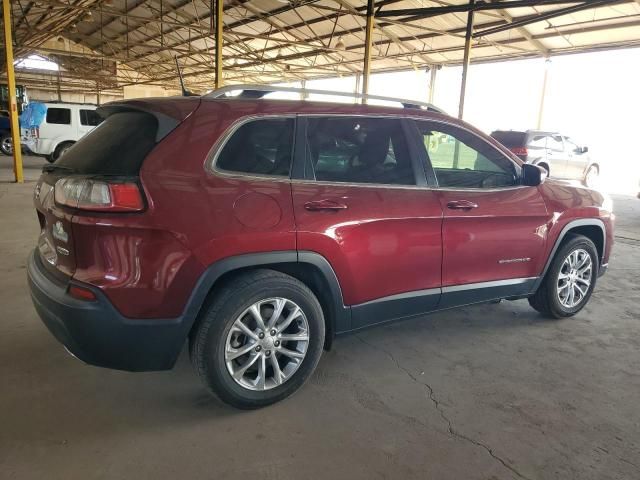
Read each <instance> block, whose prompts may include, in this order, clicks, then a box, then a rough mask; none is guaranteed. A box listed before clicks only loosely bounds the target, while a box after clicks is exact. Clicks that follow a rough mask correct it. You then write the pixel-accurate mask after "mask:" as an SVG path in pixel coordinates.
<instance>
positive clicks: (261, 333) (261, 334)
mask: <svg viewBox="0 0 640 480" xmlns="http://www.w3.org/2000/svg"><path fill="white" fill-rule="evenodd" d="M258 338H259V339H260V340H262V339H263V338H264V333H263V332H260V333H259V334H258Z"/></svg>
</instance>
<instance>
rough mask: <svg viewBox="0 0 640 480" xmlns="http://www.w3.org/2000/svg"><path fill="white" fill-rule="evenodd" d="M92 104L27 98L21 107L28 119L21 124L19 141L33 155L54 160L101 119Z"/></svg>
mask: <svg viewBox="0 0 640 480" xmlns="http://www.w3.org/2000/svg"><path fill="white" fill-rule="evenodd" d="M96 108H98V107H97V106H96V105H91V104H82V103H59V102H46V103H43V102H31V103H30V104H29V105H28V106H27V107H26V108H25V110H26V111H25V113H27V112H28V113H29V116H28V118H29V119H28V121H27V122H23V125H22V142H23V144H24V146H25V147H27V148H28V149H29V150H30V151H31V152H32V153H34V154H35V155H39V156H43V157H46V159H47V160H49V161H50V162H54V161H56V160H57V159H58V158H60V156H61V155H62V154H63V153H64V152H65V151H66V150H67V149H68V148H70V147H71V146H72V145H73V144H74V143H76V142H77V141H78V140H80V139H81V138H82V137H83V136H84V135H86V134H87V133H89V132H90V131H91V130H93V129H94V128H95V127H96V126H97V125H99V124H100V122H102V117H100V115H98V113H97V112H96ZM23 115H24V114H23ZM25 123H27V124H25Z"/></svg>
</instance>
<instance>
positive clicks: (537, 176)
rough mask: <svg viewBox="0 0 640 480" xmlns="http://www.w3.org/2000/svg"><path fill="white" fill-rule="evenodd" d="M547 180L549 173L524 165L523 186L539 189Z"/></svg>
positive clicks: (528, 164) (535, 166)
mask: <svg viewBox="0 0 640 480" xmlns="http://www.w3.org/2000/svg"><path fill="white" fill-rule="evenodd" d="M546 179H547V171H546V170H545V169H544V168H542V167H538V166H537V165H531V164H530V163H525V164H524V165H522V184H523V185H526V186H528V187H537V186H538V185H540V184H541V183H543V182H544V181H545V180H546Z"/></svg>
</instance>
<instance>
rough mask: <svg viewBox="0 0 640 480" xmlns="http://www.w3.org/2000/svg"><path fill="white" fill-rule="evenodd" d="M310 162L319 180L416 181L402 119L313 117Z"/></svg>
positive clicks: (309, 141) (312, 174)
mask: <svg viewBox="0 0 640 480" xmlns="http://www.w3.org/2000/svg"><path fill="white" fill-rule="evenodd" d="M306 150H307V164H308V165H310V167H311V170H312V173H311V176H312V177H314V178H315V179H316V180H318V181H328V182H347V183H368V184H384V185H415V182H416V180H415V174H414V172H413V166H412V163H411V158H410V156H409V150H408V148H407V141H406V137H405V134H404V131H403V129H402V125H401V123H400V120H398V119H391V118H365V117H339V116H334V117H311V118H309V120H308V124H307V148H306Z"/></svg>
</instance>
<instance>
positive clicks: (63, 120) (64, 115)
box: [46, 107, 71, 125]
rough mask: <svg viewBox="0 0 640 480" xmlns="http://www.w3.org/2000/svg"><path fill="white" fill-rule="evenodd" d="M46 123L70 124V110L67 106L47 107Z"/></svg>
mask: <svg viewBox="0 0 640 480" xmlns="http://www.w3.org/2000/svg"><path fill="white" fill-rule="evenodd" d="M46 121H47V123H52V124H56V125H71V110H70V109H68V108H57V107H48V108H47V119H46Z"/></svg>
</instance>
